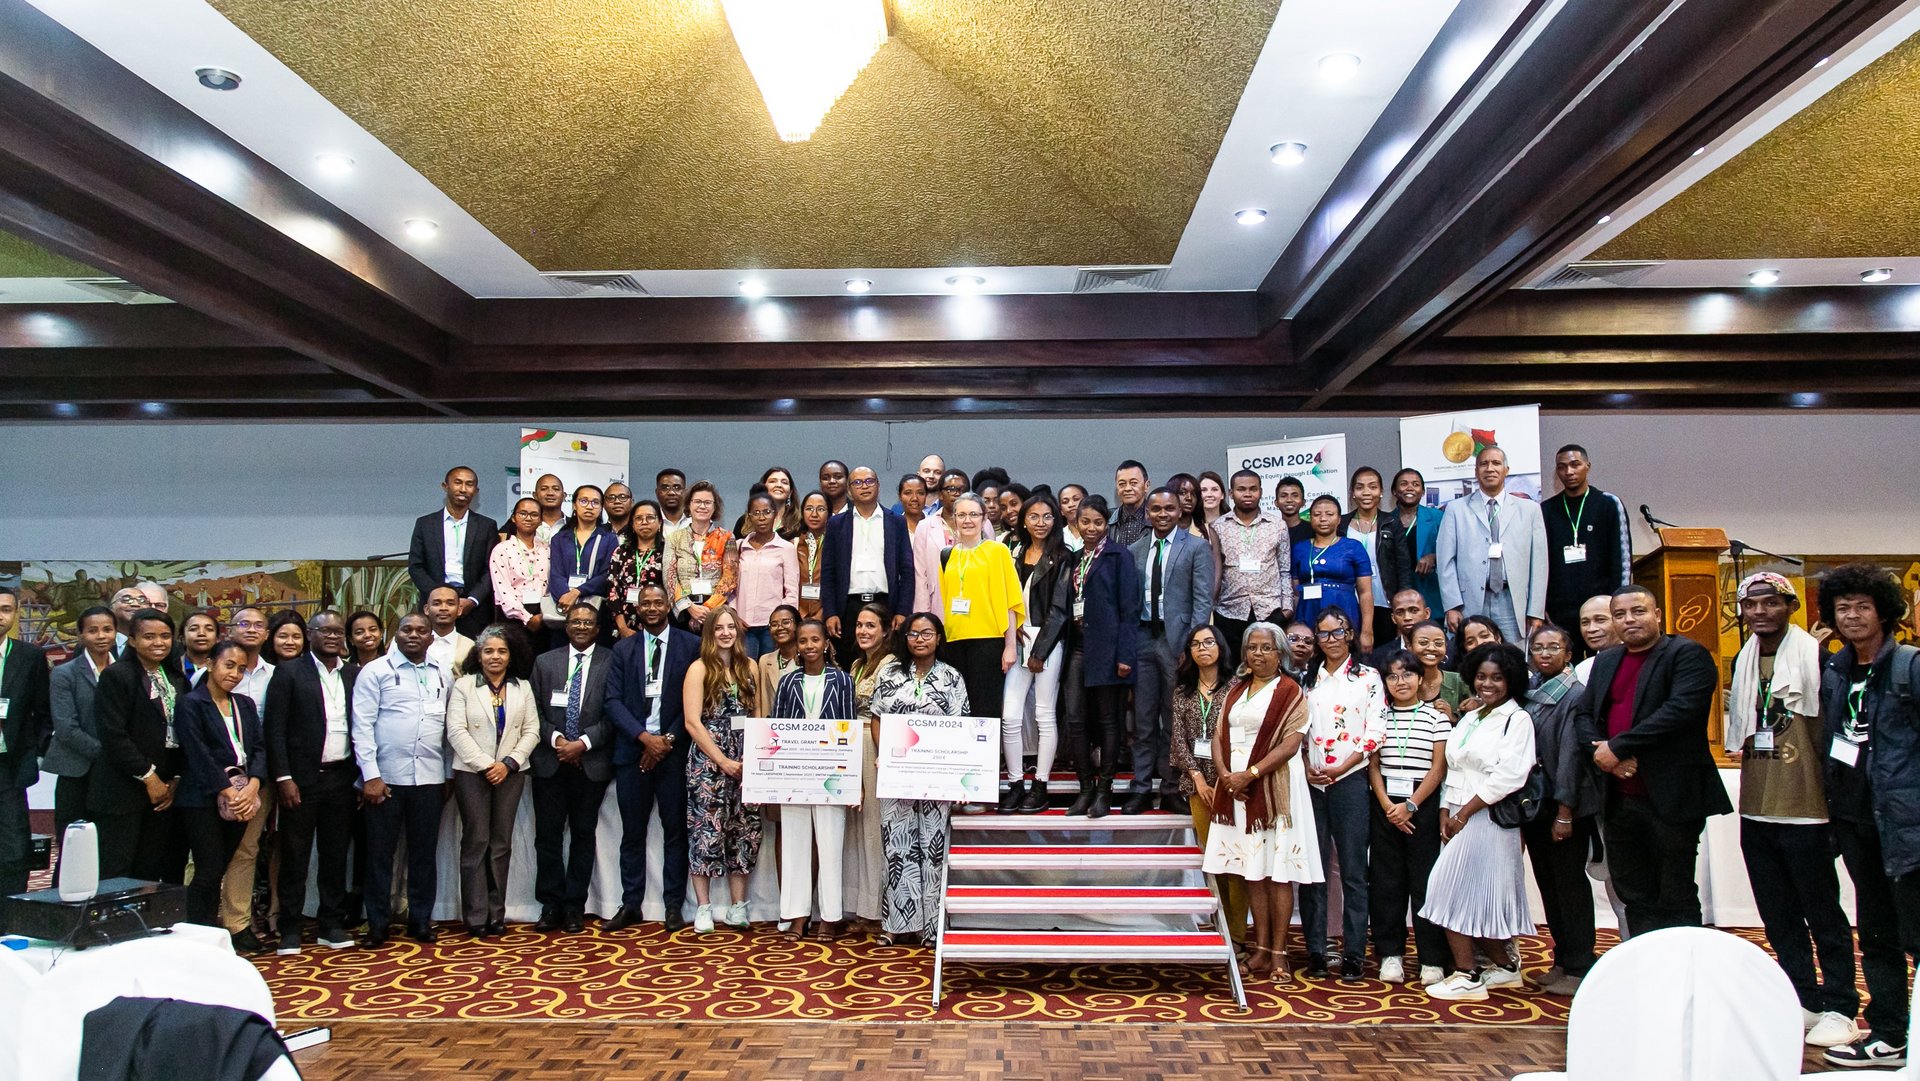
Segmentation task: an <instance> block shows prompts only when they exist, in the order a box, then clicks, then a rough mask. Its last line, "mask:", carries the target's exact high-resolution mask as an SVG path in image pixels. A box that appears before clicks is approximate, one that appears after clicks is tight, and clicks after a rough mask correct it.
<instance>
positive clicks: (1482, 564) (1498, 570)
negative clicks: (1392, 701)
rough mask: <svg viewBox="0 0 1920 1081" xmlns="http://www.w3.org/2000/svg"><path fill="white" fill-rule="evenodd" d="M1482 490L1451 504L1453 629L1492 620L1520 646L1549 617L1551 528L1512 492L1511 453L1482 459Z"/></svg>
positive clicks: (1444, 579)
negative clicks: (1471, 620) (1479, 618)
mask: <svg viewBox="0 0 1920 1081" xmlns="http://www.w3.org/2000/svg"><path fill="white" fill-rule="evenodd" d="M1473 472H1474V479H1475V480H1477V481H1478V482H1479V484H1480V490H1479V491H1477V492H1474V493H1473V494H1471V495H1464V496H1461V497H1460V498H1459V499H1456V500H1454V501H1453V502H1451V503H1448V504H1447V509H1446V513H1445V515H1444V516H1443V517H1442V518H1441V519H1440V537H1439V541H1438V544H1437V545H1436V551H1435V554H1436V555H1438V556H1439V558H1440V566H1439V574H1440V597H1441V601H1442V603H1444V604H1445V605H1446V606H1447V629H1448V630H1453V631H1457V630H1459V629H1460V623H1461V621H1462V620H1464V619H1465V618H1466V617H1467V616H1476V615H1484V616H1486V617H1488V618H1489V619H1491V620H1493V622H1494V624H1495V625H1496V626H1498V627H1499V628H1500V630H1501V631H1502V633H1504V634H1505V635H1506V636H1507V641H1509V642H1512V643H1515V644H1519V643H1521V642H1522V641H1524V640H1525V636H1526V635H1527V634H1531V633H1533V629H1534V628H1535V627H1537V626H1539V625H1540V624H1541V623H1542V622H1544V621H1545V620H1546V616H1547V526H1546V522H1545V520H1544V519H1542V518H1541V517H1540V505H1539V504H1538V503H1535V502H1533V501H1532V500H1530V499H1521V498H1518V497H1516V496H1514V495H1512V494H1511V493H1509V492H1507V490H1506V484H1507V452H1506V451H1504V450H1501V449H1500V448H1499V447H1496V446H1487V447H1482V448H1481V450H1480V453H1479V454H1478V455H1476V456H1475V457H1474V465H1473Z"/></svg>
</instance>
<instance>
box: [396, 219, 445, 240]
mask: <svg viewBox="0 0 1920 1081" xmlns="http://www.w3.org/2000/svg"><path fill="white" fill-rule="evenodd" d="M400 227H401V228H403V229H405V230H406V231H407V235H408V236H410V237H412V238H413V239H415V240H432V239H433V238H434V236H435V235H437V234H438V233H439V232H440V223H439V222H437V221H434V220H433V219H432V218H408V219H407V220H406V221H404V222H402V223H401V224H400Z"/></svg>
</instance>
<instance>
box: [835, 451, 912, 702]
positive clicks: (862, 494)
mask: <svg viewBox="0 0 1920 1081" xmlns="http://www.w3.org/2000/svg"><path fill="white" fill-rule="evenodd" d="M847 488H848V491H849V492H850V493H852V496H853V499H852V502H851V503H850V504H848V506H847V509H846V510H843V511H841V512H840V513H839V514H836V515H834V516H833V517H831V518H829V519H827V532H826V537H825V539H824V541H823V543H822V544H821V546H820V612H821V614H822V615H824V616H825V617H826V622H827V633H828V634H829V635H832V636H833V639H834V650H835V659H836V660H838V661H839V662H840V665H841V667H846V666H847V665H848V664H851V663H852V661H853V658H855V657H857V656H859V650H858V649H857V648H856V647H855V646H854V644H853V616H854V613H856V612H858V611H859V610H860V606H861V605H863V604H872V603H874V602H879V603H880V604H884V605H886V606H887V610H888V611H890V612H892V613H893V625H894V627H896V628H897V627H899V626H900V624H901V623H902V622H904V621H905V619H906V617H907V615H908V614H909V613H908V612H906V611H905V610H904V609H906V608H907V607H908V606H909V605H910V604H911V602H912V598H913V549H912V548H911V547H910V546H909V538H908V536H907V520H906V518H905V517H903V516H902V515H899V514H895V513H894V512H892V511H890V510H888V509H886V508H885V507H882V506H881V505H880V478H879V475H878V474H876V473H874V471H873V469H872V468H871V467H869V466H864V465H863V466H856V467H855V468H854V470H853V472H852V473H851V474H850V475H849V480H848V484H847ZM843 617H844V618H843Z"/></svg>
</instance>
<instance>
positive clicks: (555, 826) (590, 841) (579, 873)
mask: <svg viewBox="0 0 1920 1081" xmlns="http://www.w3.org/2000/svg"><path fill="white" fill-rule="evenodd" d="M683 783H684V782H683ZM606 794H607V782H605V781H596V780H593V779H591V778H589V777H588V776H587V775H586V773H584V772H583V771H581V770H580V769H579V767H577V766H569V765H566V764H565V763H562V764H561V765H560V766H559V768H557V769H556V770H554V773H553V776H551V777H535V778H534V779H533V854H534V860H535V863H534V867H535V873H534V879H533V897H534V900H536V901H539V902H540V907H542V908H570V909H574V910H575V911H579V910H582V909H585V908H586V907H587V887H588V886H589V885H591V884H592V883H593V855H594V830H595V828H596V827H597V826H598V825H599V822H600V800H601V799H602V797H604V796H605V795H606ZM685 820H686V816H685V814H684V812H683V813H682V815H681V821H682V824H683V825H682V828H683V829H684V828H685V827H684V823H685ZM569 836H571V837H572V839H573V845H572V849H571V851H567V838H568V837H569ZM563 855H564V857H565V858H564V859H563V858H562V857H563ZM681 863H682V865H683V866H682V867H681V873H682V874H685V873H686V868H685V866H684V864H685V863H686V860H685V857H684V856H683V857H682V859H681ZM622 877H623V878H624V875H623V876H622Z"/></svg>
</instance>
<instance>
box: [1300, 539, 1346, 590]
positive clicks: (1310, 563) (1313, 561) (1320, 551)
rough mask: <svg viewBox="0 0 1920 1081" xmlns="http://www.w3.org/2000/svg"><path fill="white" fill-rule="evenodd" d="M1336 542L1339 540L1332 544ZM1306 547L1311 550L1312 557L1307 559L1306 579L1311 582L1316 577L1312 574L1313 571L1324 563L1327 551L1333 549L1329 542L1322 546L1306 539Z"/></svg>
mask: <svg viewBox="0 0 1920 1081" xmlns="http://www.w3.org/2000/svg"><path fill="white" fill-rule="evenodd" d="M1338 543H1340V542H1339V541H1337V540H1336V541H1335V542H1334V544H1338ZM1307 547H1308V548H1309V549H1310V550H1311V551H1312V552H1313V557H1312V558H1310V559H1308V560H1307V581H1308V582H1312V581H1313V580H1314V578H1315V577H1316V576H1315V574H1314V571H1315V570H1316V569H1317V568H1319V567H1322V566H1324V565H1325V564H1326V562H1327V553H1328V552H1331V551H1333V544H1329V545H1327V546H1326V547H1325V548H1322V547H1320V546H1319V545H1317V544H1315V543H1313V542H1312V541H1308V542H1307Z"/></svg>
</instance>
